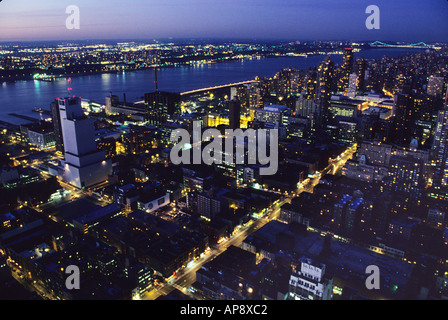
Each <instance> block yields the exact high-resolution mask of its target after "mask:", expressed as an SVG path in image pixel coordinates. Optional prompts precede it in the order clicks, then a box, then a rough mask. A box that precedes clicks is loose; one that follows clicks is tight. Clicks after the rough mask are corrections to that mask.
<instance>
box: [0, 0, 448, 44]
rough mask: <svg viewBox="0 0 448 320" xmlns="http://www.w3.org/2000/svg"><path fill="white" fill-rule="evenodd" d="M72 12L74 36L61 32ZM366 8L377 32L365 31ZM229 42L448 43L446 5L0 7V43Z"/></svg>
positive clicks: (312, 1)
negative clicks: (373, 10)
mask: <svg viewBox="0 0 448 320" xmlns="http://www.w3.org/2000/svg"><path fill="white" fill-rule="evenodd" d="M69 5H77V6H78V7H79V8H80V11H81V29H80V30H68V29H66V28H65V20H66V18H67V17H68V15H67V14H66V13H65V8H66V7H67V6H69ZM368 5H377V6H378V7H379V8H380V10H381V29H380V30H367V28H366V27H365V20H366V18H367V17H368V14H366V13H365V10H366V8H367V6H368ZM167 37H174V38H234V39H254V38H257V39H278V40H352V41H362V40H383V41H411V42H414V41H415V42H417V41H418V42H419V41H426V42H432V41H448V1H446V0H127V1H119V0H107V1H97V0H69V1H66V0H57V1H56V0H38V1H37V0H3V1H2V2H0V41H14V40H83V39H155V38H167Z"/></svg>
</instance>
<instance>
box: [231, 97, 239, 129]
mask: <svg viewBox="0 0 448 320" xmlns="http://www.w3.org/2000/svg"><path fill="white" fill-rule="evenodd" d="M240 121H241V103H240V101H239V100H238V99H236V98H235V99H232V100H230V102H229V127H230V129H233V130H235V129H239V128H240Z"/></svg>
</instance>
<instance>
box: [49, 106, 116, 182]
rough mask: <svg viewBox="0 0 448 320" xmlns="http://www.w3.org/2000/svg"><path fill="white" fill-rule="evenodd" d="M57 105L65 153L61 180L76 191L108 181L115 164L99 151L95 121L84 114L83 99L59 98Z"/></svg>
mask: <svg viewBox="0 0 448 320" xmlns="http://www.w3.org/2000/svg"><path fill="white" fill-rule="evenodd" d="M58 104H59V113H60V119H61V128H62V137H63V140H64V151H65V160H64V162H63V167H64V170H63V174H62V179H63V180H64V181H65V182H67V183H69V184H71V185H73V186H75V187H77V188H84V187H86V188H89V187H92V186H95V185H98V184H101V183H103V182H105V181H106V180H107V179H108V176H109V175H110V174H111V173H112V163H111V161H110V160H106V156H105V152H104V151H99V150H97V146H96V142H95V126H94V123H93V122H94V120H93V119H92V118H88V117H87V116H86V115H85V114H84V112H83V110H82V107H81V99H80V98H65V99H59V100H58Z"/></svg>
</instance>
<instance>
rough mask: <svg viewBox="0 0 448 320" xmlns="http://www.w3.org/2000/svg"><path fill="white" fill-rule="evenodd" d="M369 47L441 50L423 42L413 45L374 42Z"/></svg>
mask: <svg viewBox="0 0 448 320" xmlns="http://www.w3.org/2000/svg"><path fill="white" fill-rule="evenodd" d="M370 46H371V47H383V48H384V47H388V48H414V49H436V50H439V49H441V48H440V47H437V46H435V45H431V44H426V43H424V42H419V43H413V44H388V43H384V42H381V41H375V42H373V43H371V44H370Z"/></svg>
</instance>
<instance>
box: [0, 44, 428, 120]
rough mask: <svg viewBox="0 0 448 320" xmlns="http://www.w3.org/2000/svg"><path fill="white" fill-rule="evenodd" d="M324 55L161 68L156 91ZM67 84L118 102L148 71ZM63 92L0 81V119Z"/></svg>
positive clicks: (150, 77) (55, 86)
mask: <svg viewBox="0 0 448 320" xmlns="http://www.w3.org/2000/svg"><path fill="white" fill-rule="evenodd" d="M409 51H410V52H418V51H422V50H417V49H411V50H409V49H397V48H394V49H371V50H366V51H362V52H359V53H355V59H356V58H359V57H365V58H369V59H377V58H381V57H383V56H385V55H387V56H389V57H397V56H400V55H405V54H406V53H407V52H409ZM324 57H325V56H323V55H316V56H310V57H308V58H305V57H284V58H283V57H282V58H268V59H259V60H258V59H254V60H244V61H238V62H228V63H216V64H205V65H198V66H181V67H177V68H165V69H160V70H159V72H158V82H159V90H163V91H172V92H184V91H189V90H193V89H199V88H205V87H211V86H214V85H222V84H229V83H234V82H239V81H246V80H253V79H255V77H256V76H259V77H260V78H263V77H271V76H273V75H274V74H275V73H276V72H278V71H280V70H281V69H282V68H286V67H292V68H297V69H308V68H310V67H313V66H315V65H317V64H319V63H320V62H321V61H323V59H324ZM331 59H332V60H333V61H334V62H335V64H337V65H340V64H341V62H342V56H341V55H333V56H331ZM70 87H71V88H72V91H71V94H70V95H76V96H80V97H82V98H85V99H90V100H93V101H96V102H98V103H101V104H104V103H105V97H106V96H108V95H109V94H110V93H111V92H112V93H113V94H116V95H118V96H119V97H120V100H123V94H126V100H127V101H128V102H135V101H138V100H141V98H142V97H143V95H144V94H145V93H148V92H152V91H154V71H153V70H143V71H133V72H127V73H118V74H102V75H90V76H80V77H73V78H72V81H71V85H70ZM67 95H68V91H67V81H66V79H58V80H56V81H54V82H44V81H37V80H35V81H17V82H12V83H0V120H3V121H6V122H9V123H13V124H23V123H26V122H27V121H26V120H23V119H20V118H17V117H13V116H9V115H8V114H9V113H17V114H22V115H27V116H30V117H34V118H39V114H38V113H36V112H33V111H32V110H33V109H34V108H36V107H42V108H44V109H49V105H50V103H51V102H52V101H53V100H54V99H55V98H57V97H65V96H67Z"/></svg>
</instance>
